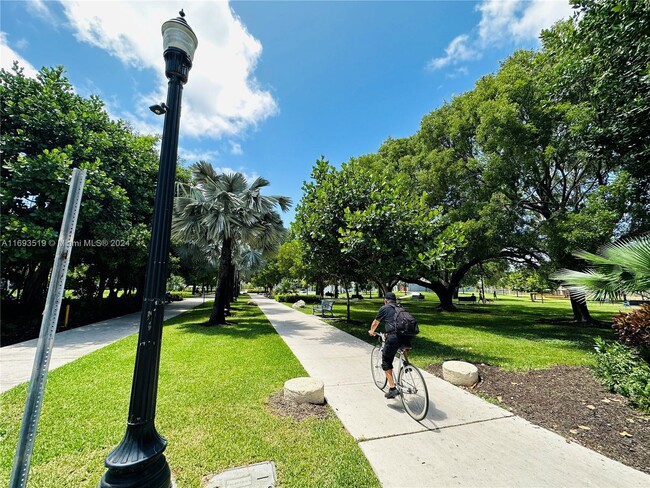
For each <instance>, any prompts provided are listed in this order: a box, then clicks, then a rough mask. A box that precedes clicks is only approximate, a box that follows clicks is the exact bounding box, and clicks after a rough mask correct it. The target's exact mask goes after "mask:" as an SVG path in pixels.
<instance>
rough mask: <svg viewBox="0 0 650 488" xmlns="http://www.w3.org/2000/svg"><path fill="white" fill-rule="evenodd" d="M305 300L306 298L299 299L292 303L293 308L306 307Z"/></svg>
mask: <svg viewBox="0 0 650 488" xmlns="http://www.w3.org/2000/svg"><path fill="white" fill-rule="evenodd" d="M305 305H306V304H305V301H304V300H298V301H297V302H296V303H294V304H293V305H291V307H292V308H305Z"/></svg>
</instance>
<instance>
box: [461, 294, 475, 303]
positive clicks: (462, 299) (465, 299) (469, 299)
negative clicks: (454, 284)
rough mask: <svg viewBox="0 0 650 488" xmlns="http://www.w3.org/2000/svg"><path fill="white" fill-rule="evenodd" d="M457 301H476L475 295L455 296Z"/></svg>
mask: <svg viewBox="0 0 650 488" xmlns="http://www.w3.org/2000/svg"><path fill="white" fill-rule="evenodd" d="M456 299H457V300H458V303H460V302H470V303H476V296H475V295H472V296H471V297H457V298H456Z"/></svg>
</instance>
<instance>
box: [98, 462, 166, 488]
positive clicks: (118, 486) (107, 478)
mask: <svg viewBox="0 0 650 488" xmlns="http://www.w3.org/2000/svg"><path fill="white" fill-rule="evenodd" d="M171 476H172V474H171V470H170V469H169V464H167V459H165V456H164V455H163V454H161V455H160V456H159V457H157V458H156V459H153V460H150V461H149V462H148V463H147V464H146V465H144V464H143V465H139V466H138V467H137V469H133V468H131V469H115V468H113V469H109V470H108V471H106V472H105V473H104V476H102V479H101V481H100V482H99V485H97V486H98V488H173V484H172V482H171Z"/></svg>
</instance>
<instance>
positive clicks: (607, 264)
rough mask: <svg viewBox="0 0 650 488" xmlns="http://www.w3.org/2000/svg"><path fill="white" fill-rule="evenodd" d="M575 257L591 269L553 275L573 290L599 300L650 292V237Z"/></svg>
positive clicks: (567, 271)
mask: <svg viewBox="0 0 650 488" xmlns="http://www.w3.org/2000/svg"><path fill="white" fill-rule="evenodd" d="M575 255H576V256H577V257H579V258H581V259H584V260H585V261H587V262H588V263H589V265H590V268H589V269H587V270H586V271H584V272H579V271H572V270H567V269H563V270H560V271H558V272H556V273H554V274H553V276H552V277H553V279H556V280H559V281H562V282H563V283H565V284H566V286H567V287H568V288H569V289H570V290H571V289H574V290H579V291H584V292H586V293H587V294H588V295H589V296H592V297H594V298H596V299H606V298H611V297H614V298H615V297H618V296H620V295H622V294H624V293H626V294H632V293H647V292H648V291H650V236H647V235H646V236H642V237H637V238H634V239H628V240H624V241H620V242H617V243H614V244H608V245H606V246H603V247H602V248H600V249H599V251H598V254H594V253H589V252H585V251H579V252H576V253H575Z"/></svg>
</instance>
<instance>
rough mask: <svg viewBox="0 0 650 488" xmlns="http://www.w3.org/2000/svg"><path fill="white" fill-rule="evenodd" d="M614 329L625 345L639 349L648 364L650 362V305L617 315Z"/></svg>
mask: <svg viewBox="0 0 650 488" xmlns="http://www.w3.org/2000/svg"><path fill="white" fill-rule="evenodd" d="M613 327H614V329H615V330H616V332H617V333H618V338H619V340H620V341H621V342H622V343H623V344H626V345H628V346H630V347H636V348H638V349H639V351H640V352H641V354H642V355H643V357H644V359H645V360H646V362H650V305H642V306H641V308H640V309H639V310H635V311H633V312H630V313H619V314H618V315H615V316H614V325H613Z"/></svg>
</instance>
